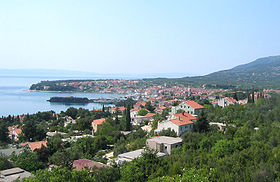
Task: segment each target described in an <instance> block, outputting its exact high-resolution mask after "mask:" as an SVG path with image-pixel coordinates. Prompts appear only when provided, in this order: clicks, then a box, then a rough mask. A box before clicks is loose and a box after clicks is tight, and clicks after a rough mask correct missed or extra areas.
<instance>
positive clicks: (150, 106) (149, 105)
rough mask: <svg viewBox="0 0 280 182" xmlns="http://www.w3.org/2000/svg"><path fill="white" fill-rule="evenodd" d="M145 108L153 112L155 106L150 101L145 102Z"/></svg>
mask: <svg viewBox="0 0 280 182" xmlns="http://www.w3.org/2000/svg"><path fill="white" fill-rule="evenodd" d="M145 108H146V109H147V110H148V111H150V112H154V110H155V108H154V107H153V106H152V103H151V101H149V102H146V105H145Z"/></svg>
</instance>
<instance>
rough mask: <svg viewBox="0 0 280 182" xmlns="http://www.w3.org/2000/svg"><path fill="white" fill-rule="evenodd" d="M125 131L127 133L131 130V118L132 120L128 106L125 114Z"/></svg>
mask: <svg viewBox="0 0 280 182" xmlns="http://www.w3.org/2000/svg"><path fill="white" fill-rule="evenodd" d="M125 124H126V125H125V129H126V131H130V130H131V118H130V105H127V107H126V112H125Z"/></svg>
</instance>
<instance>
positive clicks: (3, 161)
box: [0, 155, 13, 170]
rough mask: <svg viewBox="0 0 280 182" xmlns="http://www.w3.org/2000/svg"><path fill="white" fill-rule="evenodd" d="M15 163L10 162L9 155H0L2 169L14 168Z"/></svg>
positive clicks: (0, 168)
mask: <svg viewBox="0 0 280 182" xmlns="http://www.w3.org/2000/svg"><path fill="white" fill-rule="evenodd" d="M12 167H13V165H12V164H11V162H9V160H8V158H7V157H4V156H2V155H0V170H5V169H9V168H12Z"/></svg>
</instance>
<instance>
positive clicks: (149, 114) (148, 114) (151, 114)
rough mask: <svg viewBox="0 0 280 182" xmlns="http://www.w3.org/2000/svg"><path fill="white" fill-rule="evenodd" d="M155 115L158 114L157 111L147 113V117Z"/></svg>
mask: <svg viewBox="0 0 280 182" xmlns="http://www.w3.org/2000/svg"><path fill="white" fill-rule="evenodd" d="M154 115H156V114H155V113H147V114H146V115H145V117H153V116H154Z"/></svg>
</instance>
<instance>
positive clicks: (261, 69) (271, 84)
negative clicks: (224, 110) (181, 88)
mask: <svg viewBox="0 0 280 182" xmlns="http://www.w3.org/2000/svg"><path fill="white" fill-rule="evenodd" d="M173 81H175V80H173ZM176 81H179V82H184V83H185V84H194V85H207V86H210V87H236V88H274V89H279V88H280V84H279V83H280V56H270V57H264V58H259V59H257V60H255V61H252V62H250V63H248V64H243V65H239V66H236V67H234V68H232V69H229V70H223V71H218V72H214V73H211V74H208V75H205V76H197V77H184V78H179V79H177V80H176Z"/></svg>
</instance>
